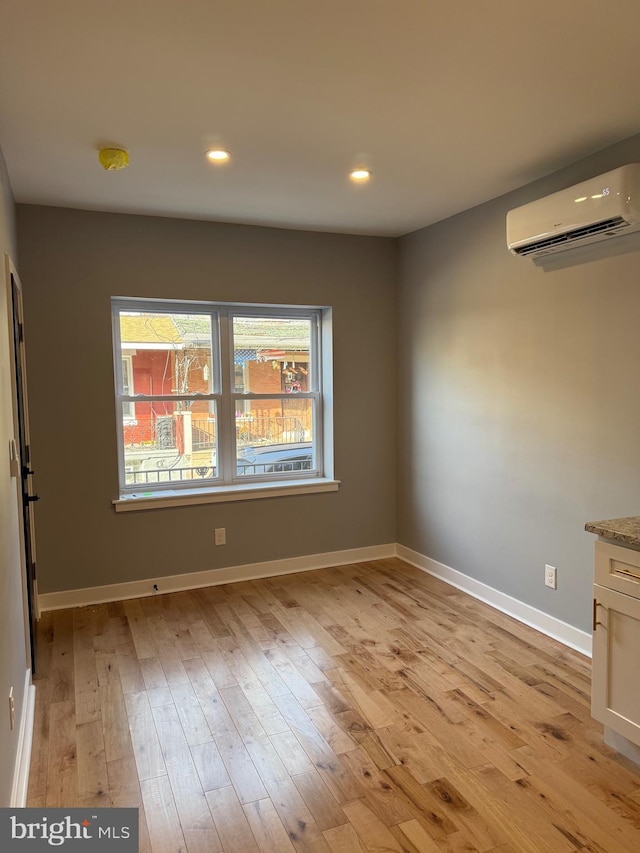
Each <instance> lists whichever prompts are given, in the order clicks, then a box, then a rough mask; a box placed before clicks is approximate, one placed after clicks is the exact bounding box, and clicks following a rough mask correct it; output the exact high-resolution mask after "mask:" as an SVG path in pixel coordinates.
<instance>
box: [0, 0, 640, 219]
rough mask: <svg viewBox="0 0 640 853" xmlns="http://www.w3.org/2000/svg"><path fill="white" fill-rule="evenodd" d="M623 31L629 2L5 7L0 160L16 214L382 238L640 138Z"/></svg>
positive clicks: (632, 64)
mask: <svg viewBox="0 0 640 853" xmlns="http://www.w3.org/2000/svg"><path fill="white" fill-rule="evenodd" d="M638 33H640V2H639V0H609V2H606V3H605V2H602V0H536V2H524V0H457V2H455V3H445V2H435V0H101V2H98V0H55V2H54V0H0V145H1V146H2V149H3V151H4V155H5V159H6V161H7V165H8V169H9V175H10V179H11V184H12V187H13V191H14V195H15V197H16V200H17V201H19V202H28V203H36V204H47V205H60V206H66V207H78V208H87V209H91V210H112V211H122V212H133V213H151V214H158V215H166V216H179V217H189V218H198V219H213V220H225V221H233V222H247V223H262V224H272V225H278V226H288V227H294V228H311V229H317V230H329V231H343V232H348V233H365V234H384V235H391V236H395V235H399V234H404V233H407V232H409V231H413V230H415V229H417V228H420V227H422V226H424V225H427V224H430V223H431V222H435V221H437V220H439V219H443V218H445V217H447V216H449V215H451V214H453V213H456V212H458V211H460V210H463V209H465V208H468V207H471V206H473V205H475V204H478V203H480V202H482V201H485V200H487V199H489V198H493V197H495V196H498V195H501V194H502V193H504V192H507V191H509V190H511V189H514V188H515V187H518V186H521V185H523V184H525V183H528V182H529V181H531V180H534V179H535V178H538V177H541V176H542V175H545V174H548V173H550V172H552V171H555V170H556V169H558V168H561V167H562V166H564V165H566V164H568V163H570V162H573V161H575V160H578V159H580V158H581V157H584V156H586V155H587V154H590V153H592V152H593V151H596V150H598V149H600V148H603V147H605V146H606V145H608V144H610V143H612V142H615V141H617V140H620V139H623V138H625V137H627V136H631V135H632V134H634V133H637V132H640V99H639V91H640V90H639V83H640V48H639V43H638ZM107 144H118V145H122V146H124V147H126V148H128V149H129V151H130V154H131V163H132V165H131V166H130V168H128V169H126V170H124V171H122V172H105V171H104V170H103V169H102V168H101V166H100V165H99V164H98V160H97V149H98V148H99V147H101V146H103V145H107ZM214 145H222V146H225V147H227V148H228V149H229V150H230V151H231V153H232V161H231V162H230V163H229V164H227V165H226V166H223V167H220V166H218V167H215V166H213V165H211V164H209V163H208V162H206V161H205V158H204V156H203V154H204V151H205V150H206V149H207V148H209V147H212V146H214ZM360 164H364V165H367V166H369V167H370V168H371V169H372V170H373V173H374V176H373V179H372V180H371V182H370V183H369V184H368V185H366V186H354V185H353V184H351V183H350V182H349V181H348V180H347V177H346V173H347V171H348V169H349V168H351V167H353V166H355V165H360Z"/></svg>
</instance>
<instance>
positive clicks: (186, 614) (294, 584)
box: [27, 558, 640, 853]
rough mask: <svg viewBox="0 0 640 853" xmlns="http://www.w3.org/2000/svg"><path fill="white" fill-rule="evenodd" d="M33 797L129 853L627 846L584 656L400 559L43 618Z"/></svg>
mask: <svg viewBox="0 0 640 853" xmlns="http://www.w3.org/2000/svg"><path fill="white" fill-rule="evenodd" d="M38 632H39V656H38V674H37V677H36V678H35V684H36V707H35V719H34V732H33V745H32V753H31V768H30V777H29V791H28V796H27V803H28V804H29V805H31V806H33V807H35V808H42V807H45V806H59V807H72V806H77V805H87V806H92V807H99V806H101V805H105V804H106V805H109V804H112V805H113V806H130V807H134V808H138V809H139V813H140V851H141V853H258V851H260V853H264V851H268V853H286V851H293V850H298V851H313V853H329V851H333V853H371V851H376V853H382V851H385V853H390V851H391V853H393V851H402V853H435V851H439V853H474V851H475V853H577V851H583V850H584V851H591V853H636V851H637V850H640V768H638V767H636V766H635V765H633V764H632V763H631V762H629V761H628V760H627V759H624V758H622V757H620V756H618V755H616V753H614V752H613V750H611V749H610V748H609V747H607V746H606V745H605V744H604V743H603V736H602V726H601V725H599V724H598V723H595V722H594V721H593V720H592V719H591V717H590V704H589V679H590V662H589V660H588V659H587V658H584V657H583V656H581V655H579V654H578V653H577V652H575V651H574V650H571V649H567V648H565V647H563V646H561V645H560V644H558V643H557V642H556V641H554V640H552V639H550V638H549V637H545V636H543V635H541V634H538V633H537V632H536V631H534V630H533V629H531V628H529V627H528V626H525V625H522V624H520V623H517V622H514V621H513V620H512V619H510V618H509V617H508V616H506V615H505V614H501V613H497V612H496V611H494V610H492V609H491V608H490V607H489V606H488V605H485V604H484V603H482V602H479V601H476V600H474V599H472V598H470V597H469V596H467V595H465V594H464V593H462V592H461V591H459V590H456V589H454V588H452V587H450V586H448V585H447V584H445V583H444V582H443V581H440V580H438V579H436V578H433V577H430V576H428V575H426V574H424V573H423V572H421V571H419V570H417V569H415V568H414V567H411V566H408V565H407V564H405V563H403V562H402V561H400V560H397V559H393V558H390V559H385V560H375V561H372V562H369V563H366V564H354V565H351V566H343V567H335V568H331V569H321V570H318V571H315V572H301V573H298V574H293V575H286V576H282V577H278V578H268V579H264V580H258V581H245V582H242V583H240V584H229V585H221V586H217V587H209V588H206V589H202V590H191V591H189V592H181V593H174V594H168V595H156V596H152V597H149V598H143V599H134V600H129V601H124V602H113V603H109V604H101V605H92V606H90V607H85V608H76V609H71V610H61V611H55V612H53V613H44V614H43V616H42V619H41V621H40V623H39V627H38Z"/></svg>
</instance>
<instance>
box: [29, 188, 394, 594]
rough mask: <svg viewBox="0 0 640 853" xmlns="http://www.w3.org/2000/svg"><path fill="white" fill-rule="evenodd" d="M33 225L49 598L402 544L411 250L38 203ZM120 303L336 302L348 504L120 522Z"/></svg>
mask: <svg viewBox="0 0 640 853" xmlns="http://www.w3.org/2000/svg"><path fill="white" fill-rule="evenodd" d="M18 229H19V241H20V254H21V259H22V269H21V275H22V279H23V283H24V289H25V322H26V326H27V356H28V361H29V393H30V401H31V429H32V442H33V454H34V467H35V468H36V470H37V478H36V486H37V489H38V492H39V494H40V496H41V501H40V503H39V504H38V517H37V525H38V528H37V530H38V532H37V536H38V569H39V580H40V591H41V592H51V591H56V590H64V589H75V588H80V587H87V586H95V585H100V584H108V583H118V582H122V581H128V580H137V579H143V578H151V577H162V576H165V575H172V574H179V573H181V572H191V571H199V570H205V569H215V568H220V567H225V566H233V565H242V564H246V563H253V562H261V561H264V560H276V559H281V558H286V557H293V556H299V555H306V554H314V553H322V552H327V551H334V550H340V549H347V548H356V547H360V546H368V545H376V544H383V543H388V542H394V541H395V538H396V530H395V494H396V468H395V447H396V416H395V412H396V398H395V388H396V376H395V351H396V324H395V306H396V282H397V241H395V240H388V239H383V238H367V237H352V236H344V235H333V234H317V233H308V232H303V231H286V230H278V229H270V228H259V227H250V226H239V225H225V224H217V223H210V222H194V221H187V220H172V219H163V218H152V217H143V216H125V215H118V214H106V213H89V212H85V211H77V210H63V209H57V208H50V207H37V206H28V205H27V206H24V205H19V206H18ZM116 295H117V296H147V297H159V298H182V299H210V300H221V301H239V302H243V301H244V302H260V301H263V302H280V303H307V304H319V305H331V306H332V307H333V327H334V340H333V343H334V365H335V370H334V373H335V381H334V400H335V474H336V477H337V478H338V479H340V480H341V481H342V486H341V488H340V490H339V492H337V493H329V494H320V495H305V496H300V497H286V498H284V497H282V498H271V499H266V500H254V501H248V502H245V503H229V504H211V505H205V506H191V507H179V508H174V509H163V510H153V511H147V512H134V513H119V514H116V513H115V512H114V510H113V507H112V505H111V501H112V499H113V498H115V497H116V496H117V493H118V485H117V470H116V443H115V406H114V400H113V367H112V365H113V362H112V347H111V320H110V302H109V300H110V297H111V296H116ZM215 527H226V528H227V543H228V544H227V545H226V546H224V547H218V548H214V547H213V530H214V528H215Z"/></svg>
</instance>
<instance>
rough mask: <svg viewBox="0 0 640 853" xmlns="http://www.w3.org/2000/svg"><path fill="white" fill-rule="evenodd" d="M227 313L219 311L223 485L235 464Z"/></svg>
mask: <svg viewBox="0 0 640 853" xmlns="http://www.w3.org/2000/svg"><path fill="white" fill-rule="evenodd" d="M229 326H230V322H229V315H228V313H227V311H223V310H221V311H220V325H219V335H220V348H219V355H220V381H221V383H222V387H221V400H220V415H219V420H218V424H219V432H218V454H219V463H218V464H219V467H220V472H221V474H222V479H223V480H224V482H225V483H229V482H231V480H232V477H233V472H234V462H235V452H236V451H235V408H234V405H233V399H232V396H231V391H232V390H233V389H232V388H231V379H232V368H231V332H230V328H229Z"/></svg>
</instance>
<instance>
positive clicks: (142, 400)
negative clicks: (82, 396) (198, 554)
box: [112, 298, 337, 509]
mask: <svg viewBox="0 0 640 853" xmlns="http://www.w3.org/2000/svg"><path fill="white" fill-rule="evenodd" d="M329 317H330V309H326V308H316V307H309V306H273V305H244V304H237V305H231V304H227V303H224V304H221V303H203V302H179V301H172V300H143V299H130V298H114V299H113V300H112V320H113V345H114V374H115V402H116V415H117V436H118V465H119V482H120V498H121V500H127V499H131V498H136V499H138V500H139V499H141V498H147V499H148V498H161V497H162V496H163V495H164V496H165V497H167V496H168V493H169V492H170V496H171V497H172V498H175V496H176V495H182V496H185V495H187V494H189V495H191V496H193V495H197V494H198V493H200V494H204V493H207V494H209V495H213V496H215V495H225V494H226V495H233V497H231V498H230V499H239V497H242V496H247V497H250V496H251V492H252V491H253V492H256V493H257V492H259V493H260V494H259V495H257V496H262V493H263V492H264V489H265V488H268V487H269V486H272V487H274V488H277V489H280V490H282V488H283V486H284V487H287V486H291V487H293V486H296V484H297V485H300V486H301V485H302V484H309V483H312V482H313V481H317V482H318V483H320V482H322V483H323V484H325V485H326V484H327V481H328V480H329V478H330V477H331V474H332V472H330V471H329V470H328V468H329V467H330V463H331V459H332V453H331V448H330V447H329V441H328V438H330V436H331V425H330V424H329V423H328V420H327V418H328V411H329V410H330V407H327V406H325V405H324V403H325V396H326V395H327V391H328V387H327V386H330V384H331V373H332V371H331V364H330V357H331V356H330V353H331V346H330V339H329V335H330V322H329ZM134 375H135V377H136V385H135V388H134V387H133V384H132V383H133V376H134ZM327 448H328V452H325V451H326V450H327ZM336 487H337V486H336ZM184 502H199V501H195V500H194V501H186V500H185V501H184ZM116 503H118V502H116ZM118 508H119V507H118V506H116V509H118ZM127 508H129V507H127Z"/></svg>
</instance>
